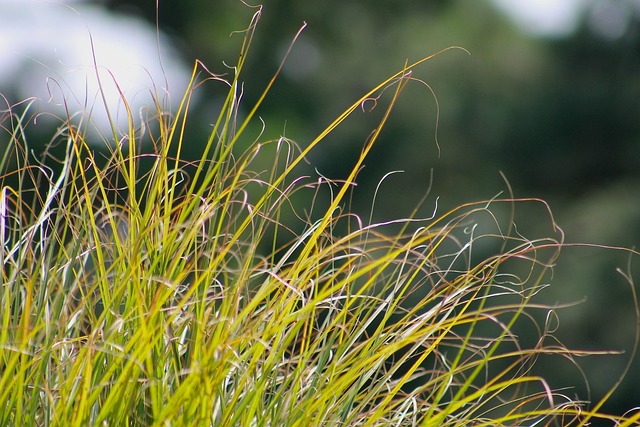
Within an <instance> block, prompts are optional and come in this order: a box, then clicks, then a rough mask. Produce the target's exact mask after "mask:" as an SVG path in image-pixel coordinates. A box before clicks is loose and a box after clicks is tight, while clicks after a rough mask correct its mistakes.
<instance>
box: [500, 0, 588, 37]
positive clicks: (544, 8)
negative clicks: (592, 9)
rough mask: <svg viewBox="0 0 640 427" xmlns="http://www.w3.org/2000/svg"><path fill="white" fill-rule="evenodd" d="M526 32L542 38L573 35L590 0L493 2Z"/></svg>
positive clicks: (515, 0)
mask: <svg viewBox="0 0 640 427" xmlns="http://www.w3.org/2000/svg"><path fill="white" fill-rule="evenodd" d="M492 1H493V3H495V4H496V5H497V6H498V7H499V8H500V9H502V10H503V11H504V12H506V14H507V15H508V16H509V17H511V18H512V19H513V20H514V21H515V22H516V24H518V25H519V26H520V27H521V28H522V29H523V30H525V31H526V32H529V33H532V34H535V35H542V36H562V35H567V34H569V33H571V32H572V31H573V30H574V29H575V27H576V24H577V22H578V18H579V16H580V14H581V13H582V12H583V9H584V8H585V6H586V5H587V4H588V3H589V0H492Z"/></svg>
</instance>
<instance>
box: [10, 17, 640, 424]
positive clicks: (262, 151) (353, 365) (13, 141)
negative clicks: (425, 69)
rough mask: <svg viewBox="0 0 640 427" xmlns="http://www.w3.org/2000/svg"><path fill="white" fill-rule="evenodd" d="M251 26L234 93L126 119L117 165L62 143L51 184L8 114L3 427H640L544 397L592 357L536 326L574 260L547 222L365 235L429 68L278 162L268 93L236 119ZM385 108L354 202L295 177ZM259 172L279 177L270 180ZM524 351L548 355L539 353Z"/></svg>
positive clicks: (572, 401)
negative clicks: (203, 130) (406, 114)
mask: <svg viewBox="0 0 640 427" xmlns="http://www.w3.org/2000/svg"><path fill="white" fill-rule="evenodd" d="M258 17H259V12H258V13H256V15H255V16H254V20H253V22H252V23H251V25H250V27H249V28H248V30H247V31H246V33H245V39H244V45H243V47H242V51H241V52H240V56H239V60H238V63H237V65H236V66H235V67H234V68H233V71H234V73H233V75H232V76H231V77H229V78H228V79H226V80H225V79H224V78H223V77H220V76H215V75H213V74H208V72H207V71H206V68H204V67H203V66H201V64H196V66H195V67H194V71H193V76H192V81H191V84H190V87H189V90H188V91H187V93H186V94H185V95H184V98H183V100H182V103H181V106H180V108H179V110H178V111H176V112H175V113H174V114H168V112H166V111H163V110H162V108H161V105H162V103H161V102H160V101H158V103H157V105H156V108H157V111H154V112H153V114H152V115H151V116H152V117H151V118H150V119H149V123H147V124H146V126H145V127H144V128H136V127H135V125H134V121H133V117H134V115H133V114H132V112H131V111H129V116H130V117H131V120H130V126H129V129H128V131H127V132H125V133H124V134H118V131H117V130H116V129H114V134H113V140H114V141H117V142H118V143H116V144H108V145H107V146H108V147H111V148H110V153H109V155H108V156H107V159H106V161H105V160H102V159H100V158H98V156H97V155H96V153H95V152H94V151H93V150H92V149H90V148H89V145H88V144H87V141H86V138H87V135H88V134H87V132H86V128H83V127H81V126H74V125H72V124H71V122H70V120H69V121H67V122H66V124H65V125H64V126H62V127H61V128H60V129H59V130H58V132H57V133H56V134H55V135H54V136H53V138H52V144H62V146H63V147H64V156H63V158H61V159H60V162H59V166H58V167H57V169H56V170H55V171H54V170H53V169H51V168H49V167H48V166H45V164H43V163H41V162H38V161H36V159H34V158H33V156H32V155H31V154H30V150H29V147H28V145H27V138H26V136H25V134H26V132H25V126H26V122H27V117H28V111H29V108H28V106H26V108H24V109H23V110H24V112H23V113H22V114H20V115H19V114H17V113H16V112H15V111H14V110H13V109H12V108H8V109H7V110H6V111H5V114H4V116H3V121H2V123H3V131H4V134H5V136H7V137H8V139H9V144H8V145H7V148H6V151H5V153H4V156H3V157H2V163H1V167H2V173H3V175H2V179H3V183H2V188H1V190H0V240H1V242H0V247H1V248H2V249H1V251H0V257H1V261H2V265H3V270H2V284H3V285H2V287H0V304H1V305H2V308H1V309H0V424H1V425H41V426H55V425H61V426H62V425H63V426H86V425H158V426H160V425H215V426H389V425H398V426H424V427H428V426H471V425H473V426H495V425H526V426H534V425H535V426H542V425H545V426H546V425H563V426H565V425H572V426H574V425H575V426H584V425H588V423H589V422H591V421H593V420H594V419H602V420H609V421H611V423H612V424H614V423H615V424H616V425H619V426H631V425H635V423H637V421H638V415H637V414H635V415H629V416H628V417H626V418H625V417H620V416H609V415H605V414H602V413H600V412H599V411H598V409H599V407H601V405H602V403H603V401H599V402H595V403H592V404H589V402H586V401H581V400H578V399H576V398H575V397H572V392H571V391H570V390H556V389H553V388H552V387H551V386H550V385H549V382H548V381H547V379H545V378H544V377H541V376H539V375H536V374H535V366H536V359H537V358H538V357H540V356H548V355H555V356H557V357H560V358H565V359H568V360H573V359H574V358H576V357H578V356H584V355H586V354H587V353H586V352H582V351H572V350H570V349H568V348H565V347H564V346H562V345H561V344H560V343H559V342H557V340H555V339H554V338H553V334H552V331H553V322H552V320H553V318H554V316H555V310H554V308H552V307H545V306H541V305H539V304H537V303H535V302H534V297H535V296H536V295H537V294H538V293H539V292H540V291H541V290H542V289H544V288H545V287H546V286H547V280H548V279H549V273H550V270H551V269H552V266H553V263H554V262H555V260H556V258H557V256H558V253H559V250H560V249H561V248H562V246H563V241H562V233H561V231H560V229H559V228H557V227H556V225H555V223H554V222H553V217H552V216H551V214H550V213H549V212H548V210H547V208H546V205H545V204H544V202H543V201H540V200H532V199H529V200H516V199H514V198H513V197H509V198H505V199H498V198H496V199H494V200H490V201H485V202H479V203H469V204H467V205H463V206H460V207H458V208H455V209H453V210H451V211H449V212H445V213H437V211H436V213H435V214H434V215H433V216H432V217H429V218H417V217H415V216H414V217H410V218H399V219H396V220H394V221H389V222H386V223H372V222H371V221H369V222H367V221H365V220H364V219H362V218H361V217H359V216H358V215H356V214H355V213H353V212H349V210H348V200H349V195H350V193H351V192H352V191H353V190H354V184H355V182H356V181H357V173H358V171H359V170H360V169H361V167H362V165H363V164H364V162H365V159H366V158H367V155H368V153H369V150H370V149H371V147H372V146H373V145H374V144H375V141H376V139H377V137H378V135H379V134H380V132H381V131H382V129H383V127H384V124H385V121H386V120H387V118H388V117H389V115H390V114H391V113H392V109H393V106H394V104H395V103H396V102H398V99H399V97H400V95H401V92H402V91H403V89H404V88H405V87H406V85H407V84H408V83H409V82H410V81H411V80H412V79H413V78H414V77H413V76H412V70H413V69H414V68H415V67H416V66H418V65H419V64H421V63H424V62H425V61H427V60H429V59H431V58H432V57H433V56H430V57H427V58H424V59H422V60H420V61H418V62H416V63H415V64H411V65H407V66H405V67H404V68H403V69H402V70H400V71H399V72H398V73H397V74H395V75H393V76H391V77H390V78H388V79H387V80H385V81H384V82H382V83H381V84H380V85H379V86H378V87H376V88H373V89H372V90H371V91H370V92H369V93H367V94H365V95H364V96H363V97H362V98H361V99H359V100H357V101H356V102H354V103H353V105H352V106H350V107H349V108H348V109H347V110H345V112H344V113H343V114H341V115H340V116H339V117H338V118H336V119H335V120H334V121H333V122H332V123H331V124H330V125H329V126H328V127H327V128H326V129H325V130H324V131H323V132H322V133H321V134H320V135H318V137H317V138H315V139H314V140H313V141H311V142H310V143H309V144H307V145H306V146H305V147H299V146H298V145H296V144H295V143H294V142H292V141H290V140H288V139H286V138H284V137H283V138H279V139H276V140H261V137H258V138H255V137H254V136H251V135H249V132H248V131H247V129H249V128H250V127H251V125H252V124H253V123H254V122H255V121H256V120H257V118H256V115H257V111H258V108H259V107H260V104H261V103H262V101H263V100H264V98H265V97H266V95H267V93H268V91H269V89H270V87H271V86H272V85H273V83H274V81H275V78H276V77H275V76H274V79H273V80H272V81H271V82H270V83H269V85H268V87H267V88H266V89H265V91H264V93H263V94H262V96H261V97H260V98H259V100H258V102H257V103H256V105H254V106H252V107H251V108H249V109H248V110H247V111H248V112H247V113H246V114H245V117H244V118H243V119H242V120H240V119H239V117H240V114H239V109H240V101H241V93H242V90H241V85H242V83H241V80H240V76H241V74H242V70H243V66H244V60H245V59H246V57H247V54H248V50H249V47H250V44H251V39H252V37H253V31H254V28H255V25H256V23H257V20H258ZM203 74H204V76H205V77H204V78H203V77H201V75H203ZM276 76H277V73H276ZM209 81H214V82H218V83H221V84H224V85H227V87H228V93H227V96H226V99H225V101H224V103H223V105H222V107H221V110H220V112H219V115H218V116H217V118H216V120H215V121H214V123H213V129H212V130H211V133H210V136H209V138H208V140H207V141H206V144H205V147H204V149H203V151H202V156H201V158H200V160H199V161H197V162H195V163H188V162H186V161H184V160H182V158H181V152H182V150H183V148H184V146H185V144H188V143H190V141H187V140H186V139H185V136H184V135H185V130H186V129H187V128H188V127H189V126H190V124H189V120H188V119H189V107H190V102H191V97H192V94H193V91H194V90H196V89H197V87H198V86H199V85H201V84H204V83H206V82H209ZM381 92H385V94H386V96H387V98H388V101H387V106H386V109H385V110H384V112H383V114H382V116H381V117H382V118H381V119H380V121H379V123H378V124H377V125H376V127H375V130H374V131H373V132H372V134H371V135H370V136H369V138H368V139H367V141H366V143H365V145H364V147H363V150H362V153H361V155H360V157H359V159H357V161H356V162H355V164H354V165H353V168H352V172H351V174H350V175H349V176H348V177H347V179H346V180H344V181H340V182H338V181H332V180H331V179H329V178H326V177H323V176H321V175H318V176H316V177H309V176H303V175H299V174H298V172H297V171H298V170H299V166H300V165H301V164H302V163H303V162H304V161H305V156H306V155H307V154H308V153H309V152H310V150H313V149H315V148H317V147H318V146H319V145H321V143H322V141H323V140H325V139H326V138H327V137H328V136H329V135H330V133H331V132H332V131H333V130H334V129H335V128H336V127H337V126H339V125H340V124H341V123H342V122H344V121H345V120H346V119H347V118H348V117H349V115H350V114H351V113H352V112H354V111H355V110H357V109H358V108H360V106H361V105H363V103H365V102H366V101H367V100H371V99H374V98H375V99H376V100H377V101H379V103H380V104H382V102H383V101H382V99H383V98H380V95H381ZM122 101H123V103H124V105H125V107H126V106H127V103H126V99H124V98H123V100H122ZM378 108H384V107H381V106H380V107H378ZM144 139H147V140H149V141H151V142H152V145H153V150H152V152H150V153H149V152H144V151H141V146H142V141H143V140H144ZM241 147H244V148H241ZM265 159H267V160H268V162H269V163H270V164H272V165H273V166H272V168H271V169H269V170H266V171H260V170H257V169H256V168H254V167H253V165H254V164H256V162H257V161H258V160H260V161H261V162H264V161H265ZM143 161H144V164H147V165H149V166H147V167H143ZM323 198H324V199H326V200H328V202H327V203H325V204H322V203H321V201H320V200H321V199H323ZM298 200H311V203H308V204H306V205H303V206H301V205H300V203H299V202H298ZM532 205H537V206H540V207H542V208H544V211H545V212H547V214H548V215H547V218H548V221H549V225H550V228H549V230H550V232H549V236H544V237H541V238H527V237H525V236H523V235H520V234H519V233H517V232H516V231H515V229H514V228H513V225H512V224H513V221H514V219H515V209H516V207H520V206H524V207H529V206H532ZM505 212H507V214H506V215H504V213H505ZM509 212H510V213H509ZM501 218H502V219H501ZM299 230H301V231H299ZM481 230H485V231H481ZM487 248H490V249H487ZM629 280H631V279H629ZM540 319H542V322H540ZM545 319H546V320H545ZM523 328H525V329H526V328H530V329H532V328H537V332H538V338H537V339H535V340H533V341H531V342H526V341H525V340H523V339H522V338H520V337H519V335H518V332H517V331H518V330H522V329H523ZM592 354H596V353H595V352H593V353H592Z"/></svg>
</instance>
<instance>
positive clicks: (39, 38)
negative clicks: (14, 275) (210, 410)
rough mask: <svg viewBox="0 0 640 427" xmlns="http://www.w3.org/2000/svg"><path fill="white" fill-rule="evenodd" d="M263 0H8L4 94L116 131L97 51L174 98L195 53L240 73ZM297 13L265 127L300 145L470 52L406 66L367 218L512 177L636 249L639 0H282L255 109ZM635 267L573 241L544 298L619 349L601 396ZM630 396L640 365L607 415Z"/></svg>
mask: <svg viewBox="0 0 640 427" xmlns="http://www.w3.org/2000/svg"><path fill="white" fill-rule="evenodd" d="M63 3H64V4H63ZM255 11H256V9H255V8H251V7H248V6H247V5H246V4H243V3H242V2H240V1H239V0H182V1H179V2H178V1H160V2H159V12H158V13H157V14H156V2H155V1H152V0H103V1H80V0H76V1H65V2H47V1H44V0H38V1H36V0H0V92H1V93H2V94H4V95H5V97H6V98H7V101H6V103H8V104H15V103H16V102H17V101H18V100H21V99H25V98H28V97H36V98H38V101H37V103H36V104H35V105H34V106H33V108H34V109H35V108H37V109H38V111H43V112H47V114H45V115H44V116H42V117H43V118H45V117H47V116H48V115H52V116H59V117H60V116H64V109H63V108H64V103H63V102H62V101H63V100H64V99H69V95H70V94H74V96H73V97H71V98H72V99H74V100H75V101H76V104H74V106H72V107H75V108H80V109H83V110H85V111H93V113H92V117H93V120H94V122H95V124H96V126H97V127H98V128H100V126H103V130H104V129H106V128H104V126H106V124H105V123H103V122H100V120H101V119H100V117H101V111H102V110H100V108H101V105H102V100H100V99H99V98H98V97H97V96H96V94H97V87H98V86H97V82H96V80H95V75H94V74H93V73H92V71H91V68H92V64H93V61H94V57H93V56H92V54H95V61H96V63H97V64H98V65H99V66H100V67H101V68H100V69H101V70H102V71H101V72H104V71H105V70H107V69H109V70H111V72H112V73H113V76H114V78H115V79H116V80H117V81H118V82H119V83H120V84H121V88H120V90H123V91H124V92H125V94H126V95H128V96H129V97H130V99H132V100H133V104H134V105H133V106H134V111H137V110H138V109H139V108H143V107H144V105H145V103H147V104H148V103H149V99H150V96H149V92H148V88H149V87H150V86H151V84H152V83H153V84H154V85H155V86H154V90H155V91H156V93H159V94H161V98H162V99H163V100H164V102H166V105H167V107H169V108H176V105H177V102H178V101H179V98H180V96H181V94H182V91H183V90H184V87H185V86H186V83H187V81H188V77H189V73H190V70H191V67H192V65H193V63H194V60H195V59H196V58H197V59H199V60H201V61H202V62H203V63H204V64H206V65H207V67H208V68H209V69H210V70H211V71H212V72H214V73H229V72H230V71H229V69H228V68H227V67H226V66H225V63H226V64H234V63H235V61H236V60H237V54H238V51H239V47H240V45H241V43H242V36H243V35H242V34H235V35H233V33H234V32H235V31H241V30H243V29H245V28H246V27H247V25H248V23H249V20H250V18H251V16H252V15H253V13H255ZM156 22H157V23H158V25H159V28H160V30H161V31H160V33H158V32H157V31H156ZM303 22H306V23H307V24H308V27H307V28H306V29H305V30H304V32H303V33H302V36H301V37H300V39H299V40H298V41H297V43H296V44H295V46H294V47H293V51H292V53H291V56H290V58H289V60H288V62H287V64H286V66H285V68H284V71H283V74H282V75H281V77H280V78H279V80H278V82H277V84H276V86H275V87H274V89H273V91H272V92H271V94H270V95H269V97H268V98H267V101H266V103H265V105H264V107H263V108H261V110H260V111H259V115H260V116H261V117H262V118H263V119H264V121H265V122H266V123H267V129H266V136H265V137H269V136H273V137H278V136H280V135H284V136H286V137H288V138H290V139H292V140H294V141H296V142H298V143H299V144H300V145H303V146H304V145H305V144H306V143H308V142H309V141H310V140H311V139H312V138H313V137H314V136H316V135H317V133H318V132H319V131H320V130H322V129H323V128H324V127H325V126H326V125H327V124H329V123H330V122H331V121H332V120H333V119H334V118H335V117H336V116H337V115H338V114H339V113H340V112H342V111H343V110H344V109H345V108H346V107H347V106H349V105H350V104H351V103H352V102H354V101H355V100H356V99H358V98H359V97H360V96H362V95H363V94H364V93H365V92H366V91H367V90H368V89H370V88H372V87H374V86H375V85H377V84H378V83H379V82H380V81H381V80H383V79H385V78H386V77H388V76H389V75H391V74H393V73H395V72H396V71H398V70H399V69H401V68H402V66H403V64H404V63H405V60H409V62H412V61H415V60H418V59H420V58H422V57H425V56H428V55H430V54H433V53H435V52H438V51H440V50H442V49H444V48H447V47H449V46H460V47H463V48H464V49H466V50H467V51H468V52H469V53H470V55H468V54H467V53H465V52H464V51H462V50H459V49H453V50H449V51H447V52H444V53H443V54H442V55H440V56H437V57H436V58H434V59H432V60H430V61H428V62H427V63H425V64H423V65H421V66H420V67H419V68H418V69H417V70H416V71H415V72H414V74H413V76H414V77H416V78H419V79H421V80H422V81H423V82H424V83H426V84H424V83H419V82H413V83H411V84H410V85H409V86H408V90H405V92H404V93H403V96H402V99H401V102H400V103H399V104H398V105H397V108H396V109H395V111H394V113H393V115H392V118H391V120H390V122H389V124H388V126H387V127H386V130H385V131H384V132H383V134H382V135H381V139H380V142H379V144H378V145H377V147H376V148H375V149H374V152H373V153H372V155H371V157H370V158H369V160H368V161H367V162H366V168H365V169H364V170H363V172H362V174H361V175H360V180H359V185H360V186H361V189H360V190H359V191H358V193H357V195H356V198H355V199H354V202H353V203H354V209H355V210H356V211H361V212H368V211H369V210H370V205H371V200H372V195H373V192H374V188H375V187H376V185H377V184H378V183H379V182H380V180H381V179H382V178H383V177H384V176H385V175H386V174H387V173H388V172H391V171H400V170H401V171H403V173H397V174H394V175H392V176H391V177H389V178H387V179H386V180H385V181H384V183H383V185H381V186H380V195H379V196H378V197H379V200H380V201H379V202H378V203H377V205H376V209H375V211H374V219H375V220H384V219H390V218H397V217H401V216H406V215H408V214H409V213H410V212H411V211H412V209H413V208H414V207H415V205H416V202H417V201H418V200H420V199H421V198H422V197H423V196H424V195H425V193H426V192H427V190H428V189H429V188H431V190H430V193H429V196H428V197H427V200H426V203H425V205H424V209H423V211H421V213H423V214H425V215H428V214H430V213H431V212H432V211H433V209H434V206H435V199H436V197H438V198H439V201H438V203H439V208H438V209H439V210H440V211H441V212H445V211H446V209H447V208H450V207H453V206H456V205H458V204H460V203H465V202H472V201H480V200H486V199H489V198H492V197H494V196H496V195H497V194H499V193H500V192H504V191H506V190H507V188H508V187H507V185H506V184H505V181H504V179H503V177H502V176H501V173H502V174H503V175H504V176H505V177H506V179H507V181H508V183H509V185H510V186H511V187H512V189H513V191H514V195H515V196H516V197H536V198H542V199H544V200H545V201H547V202H548V203H549V205H550V207H551V209H552V211H553V214H554V219H555V221H556V223H557V224H558V225H559V226H560V227H561V228H562V230H563V231H564V232H565V239H566V241H567V242H589V243H597V244H602V245H611V246H620V247H635V248H637V247H638V246H640V1H638V0H564V1H552V0H547V1H543V0H532V1H527V2H517V1H511V0H493V1H491V0H477V1H462V0H459V1H456V0H447V1H445V0H422V1H417V0H416V1H402V2H399V1H392V0H369V1H366V2H365V1H355V0H340V1H337V0H328V1H323V2H300V1H293V0H272V1H269V2H267V4H266V5H265V7H264V9H263V13H262V17H261V19H260V21H259V23H258V29H257V32H256V36H255V39H254V44H253V47H252V50H251V52H250V57H249V59H248V68H247V69H246V70H245V75H244V79H243V80H244V81H245V87H244V100H245V105H247V106H250V105H252V103H253V101H255V100H256V99H257V97H258V96H259V94H260V93H261V91H262V89H263V88H264V87H265V85H266V84H267V82H268V80H269V79H270V78H271V77H272V75H273V73H274V72H275V71H276V69H277V67H278V65H279V64H280V62H281V60H282V58H283V55H284V52H285V51H286V49H287V48H288V46H289V44H290V42H291V41H292V39H293V37H294V35H295V33H296V32H297V31H298V29H299V28H300V27H301V26H302V24H303ZM89 33H91V36H92V39H90V38H89ZM92 42H93V44H94V49H93V51H92V48H91V43H92ZM159 50H160V51H161V57H162V62H161V61H159V57H160V56H159V55H158V52H159ZM101 75H102V74H101ZM110 76H111V75H110V74H108V73H107V74H105V75H104V76H103V78H104V81H105V83H104V86H105V89H107V91H111V92H107V93H110V94H111V95H108V96H107V98H109V102H113V103H114V105H115V107H113V108H114V111H119V112H120V113H122V106H118V105H117V104H118V101H117V99H118V92H117V90H118V89H117V88H115V86H113V85H112V81H111V80H110ZM427 85H428V86H427ZM208 91H210V92H208ZM219 95H220V93H217V92H216V91H215V86H213V87H212V88H210V87H209V86H205V87H204V89H203V91H201V92H200V95H199V97H198V99H197V100H198V102H197V105H196V110H195V111H194V113H193V115H194V116H195V117H197V118H199V121H196V122H192V128H191V129H190V130H191V132H192V133H193V135H191V137H190V139H189V141H192V142H191V144H192V145H191V146H190V147H189V150H190V152H191V155H193V156H194V157H195V156H196V153H198V150H199V148H200V146H199V145H198V144H201V143H204V142H205V141H206V136H207V133H208V132H209V130H210V122H211V120H213V119H212V118H213V117H215V116H214V114H215V107H216V105H219V104H217V102H219V99H218V98H217V97H218V96H219ZM437 107H439V116H438V115H437V112H438V108H437ZM2 108H3V109H5V108H6V106H4V107H2ZM380 110H381V109H380ZM102 116H104V114H102ZM436 119H438V120H437V121H436ZM374 126H375V120H372V118H371V115H367V114H364V113H356V114H355V116H354V117H353V118H352V119H351V120H350V121H349V123H348V125H347V126H344V127H342V128H340V130H339V131H338V132H336V133H335V134H334V135H332V136H331V137H330V138H329V139H328V140H327V141H326V143H325V144H324V145H322V147H321V148H320V149H318V150H316V151H315V152H314V153H312V155H311V157H310V161H311V163H312V164H313V165H315V166H316V167H317V169H318V170H319V171H320V172H322V173H323V174H324V175H326V176H329V177H332V178H341V177H345V176H346V174H347V173H348V171H349V170H350V168H351V165H352V164H353V161H354V160H355V158H356V156H357V155H358V154H359V153H360V150H361V148H362V146H363V144H364V142H365V140H366V138H367V136H368V135H369V133H370V132H371V130H372V129H373V127H374ZM436 130H437V134H436ZM105 133H107V132H106V131H105ZM50 135H51V134H49V136H48V138H50ZM436 135H437V138H436ZM98 140H99V138H96V141H98ZM46 142H47V141H46V140H43V141H42V142H41V143H42V144H43V146H44V144H45V143H46ZM33 143H34V141H33V140H32V144H33ZM96 145H97V146H98V144H96ZM506 195H508V193H506ZM518 224H519V225H520V226H521V227H522V229H530V230H533V231H532V232H533V233H535V232H536V231H535V230H537V229H538V230H539V232H540V233H544V232H545V230H546V231H548V230H550V226H549V220H548V217H547V216H546V215H545V213H544V212H543V210H541V209H531V210H527V209H524V211H523V212H522V213H521V214H520V215H519V217H518ZM540 230H541V231H540ZM639 262H640V261H639V260H638V259H637V258H636V259H630V257H629V256H628V255H627V254H625V253H623V252H620V251H606V250H602V249H595V248H573V247H571V248H566V249H565V250H564V251H563V254H562V255H561V257H560V260H559V262H558V265H557V268H556V269H555V273H554V277H553V286H551V287H550V288H549V289H548V290H547V291H545V293H544V295H543V297H544V299H545V301H546V302H548V303H551V304H556V303H558V304H560V303H562V304H564V303H577V302H580V304H575V305H571V306H570V307H568V308H565V309H562V310H561V311H560V326H559V330H558V332H557V335H558V336H559V337H560V339H561V340H562V341H563V342H565V343H566V344H567V345H568V346H570V347H573V348H584V349H613V350H621V351H624V353H623V354H622V355H619V356H607V357H602V358H600V357H590V358H585V359H582V360H579V363H580V365H581V366H583V367H584V368H585V371H586V372H587V378H588V380H589V384H590V387H591V390H590V391H591V399H593V400H597V399H598V398H599V397H601V396H602V395H604V394H605V393H606V391H607V390H608V389H609V388H610V387H611V386H612V385H613V383H614V382H615V381H616V379H617V378H618V376H619V375H620V374H621V372H622V370H623V369H624V366H625V364H626V362H627V360H628V358H629V357H630V353H631V351H632V350H633V342H634V341H633V340H634V335H635V333H636V327H637V319H636V317H635V315H634V309H633V303H632V293H631V290H630V286H629V284H628V283H627V281H626V280H625V279H624V278H623V276H622V275H621V274H620V273H619V272H617V271H616V269H621V270H622V272H624V273H625V274H626V273H628V272H631V273H632V275H633V276H634V277H635V278H636V279H638V278H640V274H638V273H639V272H640V268H639V267H638V264H639ZM543 366H545V369H546V370H547V372H546V374H547V375H549V376H551V377H552V378H557V379H558V384H560V385H566V384H574V383H576V381H578V382H580V381H582V380H581V379H580V377H579V375H578V377H577V378H578V379H577V380H576V376H575V375H576V374H579V373H578V372H577V371H576V370H575V369H566V367H564V366H562V367H561V366H560V365H555V364H549V365H543ZM576 392H579V393H584V392H585V388H584V387H582V386H580V385H579V386H578V387H577V389H576ZM567 393H570V394H571V393H574V391H567ZM581 396H584V395H583V394H581ZM637 406H640V360H637V361H635V362H634V363H633V365H632V367H631V374H630V375H629V376H628V377H627V379H626V380H624V382H623V383H622V385H621V387H620V388H619V390H618V391H617V392H616V393H615V394H614V398H613V399H612V400H611V401H610V402H609V403H608V404H607V405H606V406H605V407H604V410H605V411H609V412H613V413H622V412H624V411H625V410H628V409H630V408H633V407H637Z"/></svg>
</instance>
